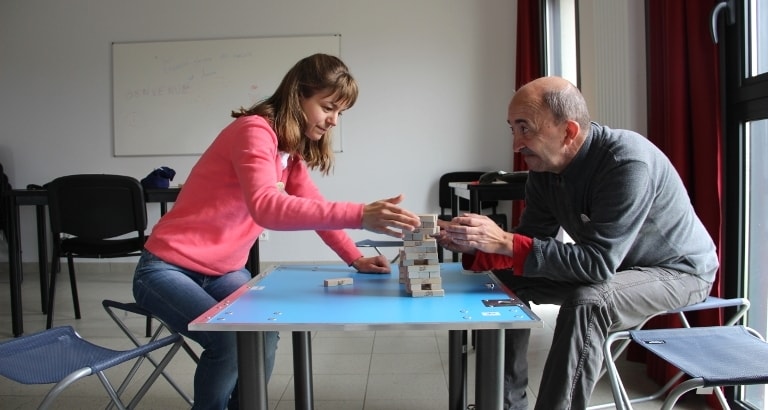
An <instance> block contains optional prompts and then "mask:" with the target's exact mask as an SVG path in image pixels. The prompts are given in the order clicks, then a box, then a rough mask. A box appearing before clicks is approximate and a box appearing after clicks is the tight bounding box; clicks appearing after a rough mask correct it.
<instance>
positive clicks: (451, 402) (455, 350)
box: [448, 330, 467, 410]
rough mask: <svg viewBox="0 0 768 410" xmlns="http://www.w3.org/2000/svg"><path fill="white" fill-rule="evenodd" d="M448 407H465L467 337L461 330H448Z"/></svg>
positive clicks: (463, 408) (452, 408)
mask: <svg viewBox="0 0 768 410" xmlns="http://www.w3.org/2000/svg"><path fill="white" fill-rule="evenodd" d="M448 408H449V409H450V410H465V409H466V408H467V338H466V332H465V331H463V330H449V331H448Z"/></svg>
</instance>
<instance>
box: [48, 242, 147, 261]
mask: <svg viewBox="0 0 768 410" xmlns="http://www.w3.org/2000/svg"><path fill="white" fill-rule="evenodd" d="M143 246H144V238H138V237H135V238H126V239H110V240H100V239H85V238H70V239H65V240H63V241H61V250H62V253H64V254H67V253H72V254H74V255H75V256H78V257H82V258H115V257H123V256H130V255H138V254H139V253H138V252H137V251H136V250H137V249H141V248H142V247H143ZM94 250H98V252H94Z"/></svg>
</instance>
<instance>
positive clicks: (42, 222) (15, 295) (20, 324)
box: [8, 188, 258, 336]
mask: <svg viewBox="0 0 768 410" xmlns="http://www.w3.org/2000/svg"><path fill="white" fill-rule="evenodd" d="M179 191H180V188H166V189H161V188H156V189H145V190H144V196H145V200H146V202H156V203H159V204H160V213H161V214H165V212H166V211H167V210H168V202H174V201H176V197H177V196H178V195H179ZM8 202H9V207H10V209H9V210H8V212H9V214H10V215H9V224H10V226H9V229H8V230H9V233H8V264H9V276H10V284H11V322H12V326H13V335H14V336H20V335H21V334H22V333H24V318H23V315H22V304H21V282H22V279H23V277H24V274H23V268H22V260H21V254H22V250H21V223H20V221H19V209H20V208H21V207H22V206H25V205H32V206H35V213H36V216H37V251H38V263H39V266H40V268H39V269H40V300H41V301H42V311H43V313H45V312H46V307H47V306H46V303H47V301H48V295H47V292H48V229H47V219H46V218H47V215H46V212H45V207H46V205H47V204H48V192H47V191H46V190H44V189H14V190H11V192H10V194H9V201H8ZM257 255H258V248H257ZM257 257H258V256H257Z"/></svg>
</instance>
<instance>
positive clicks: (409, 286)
mask: <svg viewBox="0 0 768 410" xmlns="http://www.w3.org/2000/svg"><path fill="white" fill-rule="evenodd" d="M419 218H421V227H420V228H419V229H416V230H414V231H413V232H409V231H404V232H403V249H401V250H400V264H399V268H400V283H403V284H405V290H406V292H408V293H409V294H410V295H411V296H414V297H422V296H445V290H443V280H442V278H441V277H440V263H439V262H438V257H437V240H435V238H434V237H433V236H432V235H434V234H436V233H439V232H440V227H439V226H438V225H437V214H429V215H419Z"/></svg>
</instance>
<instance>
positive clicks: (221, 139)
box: [145, 116, 364, 276]
mask: <svg viewBox="0 0 768 410" xmlns="http://www.w3.org/2000/svg"><path fill="white" fill-rule="evenodd" d="M283 187H284V188H283ZM363 207H364V204H358V203H351V202H328V201H325V200H324V199H323V197H322V196H321V195H320V192H319V191H318V190H317V187H316V186H315V184H314V183H313V182H312V180H311V178H310V175H309V171H308V169H307V167H306V164H305V163H304V161H302V160H301V159H299V158H296V157H294V156H291V157H290V158H289V159H288V163H287V166H285V168H284V163H283V161H282V160H281V156H280V153H279V152H278V150H277V136H276V135H275V132H274V131H273V130H272V128H271V127H270V126H269V124H268V123H267V121H266V120H265V119H264V118H262V117H259V116H246V117H240V118H238V119H236V120H234V121H233V122H232V123H231V124H230V125H228V126H227V127H226V128H224V129H223V130H222V131H221V133H220V134H219V136H218V137H216V140H215V141H214V142H213V143H212V144H211V146H210V147H209V148H208V149H207V150H206V151H205V153H203V155H202V156H201V157H200V159H199V160H198V161H197V164H195V166H194V167H193V168H192V171H191V172H190V174H189V178H188V179H187V181H186V182H185V183H184V187H183V188H182V190H181V192H180V193H179V197H178V199H177V201H176V203H175V204H174V205H173V207H172V208H171V210H170V211H169V212H168V213H167V214H165V215H164V216H163V217H162V218H161V219H160V221H159V222H158V223H157V224H156V225H155V226H154V228H153V229H152V233H151V235H150V236H149V239H148V240H147V243H146V246H145V247H146V248H147V250H149V251H150V252H152V253H153V254H155V255H157V256H158V257H160V258H161V259H163V260H164V261H166V262H168V263H171V264H174V265H177V266H180V267H183V268H186V269H190V270H192V271H195V272H199V273H202V274H205V275H213V276H216V275H223V274H225V273H227V272H231V271H234V270H237V269H241V268H242V267H243V266H245V262H246V260H247V259H248V251H249V249H250V248H251V246H252V244H253V243H254V241H255V240H256V238H258V236H259V234H260V233H261V232H262V231H263V230H264V229H271V230H276V231H292V230H308V229H311V230H316V231H317V233H318V235H320V237H321V238H322V240H323V241H324V242H325V243H326V244H327V245H328V246H329V247H331V249H333V250H334V251H335V252H336V254H338V255H339V257H340V258H341V259H342V260H343V261H344V262H346V263H347V264H350V263H352V261H354V260H355V259H357V258H359V257H361V256H362V254H361V253H360V251H359V249H357V247H355V244H354V242H353V241H352V240H351V239H350V238H349V236H348V235H347V234H346V233H345V232H344V231H342V230H341V229H360V228H361V227H362V215H363ZM297 252H301V250H300V249H297Z"/></svg>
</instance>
